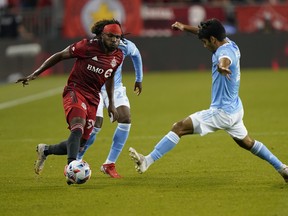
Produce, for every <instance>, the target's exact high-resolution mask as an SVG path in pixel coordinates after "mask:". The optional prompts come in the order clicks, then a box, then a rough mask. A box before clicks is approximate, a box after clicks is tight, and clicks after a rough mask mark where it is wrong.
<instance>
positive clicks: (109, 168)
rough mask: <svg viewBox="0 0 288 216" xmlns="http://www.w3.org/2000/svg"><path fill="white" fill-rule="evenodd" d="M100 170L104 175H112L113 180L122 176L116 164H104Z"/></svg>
mask: <svg viewBox="0 0 288 216" xmlns="http://www.w3.org/2000/svg"><path fill="white" fill-rule="evenodd" d="M100 170H101V172H103V173H104V174H107V175H110V176H111V177H112V178H121V176H120V175H119V174H118V173H117V171H116V168H115V163H111V164H103V165H102V166H101V168H100Z"/></svg>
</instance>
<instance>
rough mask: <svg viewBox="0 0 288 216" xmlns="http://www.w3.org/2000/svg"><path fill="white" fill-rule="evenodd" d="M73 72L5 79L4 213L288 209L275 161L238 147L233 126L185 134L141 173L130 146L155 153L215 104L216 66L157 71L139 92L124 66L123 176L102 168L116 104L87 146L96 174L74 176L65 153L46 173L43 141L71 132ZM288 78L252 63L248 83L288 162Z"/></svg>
mask: <svg viewBox="0 0 288 216" xmlns="http://www.w3.org/2000/svg"><path fill="white" fill-rule="evenodd" d="M66 79H67V77H65V76H51V77H41V78H38V79H37V80H35V81H32V82H31V83H30V85H29V86H27V87H25V88H23V87H22V86H21V85H20V84H6V85H1V86H0V117H1V118H0V119H1V126H0V164H1V175H0V184H1V187H0V211H1V213H0V214H1V215H3V216H18V215H19V216H20V215H21V216H26V215H27V216H34V215H61V216H66V215H81V216H82V215H83V216H84V215H85V216H89V215H91V216H95V215H99V216H110V215H111V216H115V215H121V216H122V215H123V216H130V215H139V216H142V215H143V216H144V215H145V216H146V215H155V216H156V215H157V216H162V215H163V216H164V215H165V216H167V215H173V216H186V215H187V216H188V215H189V216H214V215H215V216H226V215H227V216H250V215H251V216H258V215H259V216H285V215H287V214H288V213H287V211H288V210H287V209H288V195H287V194H288V185H287V184H285V182H284V181H283V179H282V178H281V177H280V175H278V173H277V172H275V170H274V169H273V167H272V166H270V165H269V164H268V163H266V162H265V161H263V160H261V159H259V158H257V157H255V156H253V155H252V154H251V153H249V152H248V151H245V150H243V149H241V148H240V147H238V146H237V145H236V144H235V143H234V142H233V140H232V139H231V138H230V137H229V136H228V135H227V134H226V133H225V132H223V131H219V132H216V133H214V134H209V135H207V136H204V137H200V136H199V135H195V136H185V137H183V138H182V139H181V141H180V142H179V144H178V145H177V146H176V147H175V148H174V149H173V150H172V151H171V152H169V153H168V154H167V155H165V156H164V157H163V158H162V159H161V160H159V161H157V162H156V163H155V164H153V165H152V166H151V167H150V168H149V170H148V171H147V172H146V173H144V174H142V175H140V174H138V173H136V171H135V169H134V164H133V162H132V161H131V160H130V158H129V155H128V148H129V147H130V146H132V147H135V148H136V149H137V150H138V151H139V152H141V153H143V154H148V153H149V152H150V151H151V150H152V149H153V147H154V145H155V144H156V143H157V142H158V141H159V140H160V139H161V138H162V137H163V136H164V135H165V134H166V133H167V132H168V131H169V130H170V128H171V126H172V124H173V123H174V122H175V121H177V120H180V119H182V118H184V117H186V116H188V115H189V114H191V113H193V112H195V111H198V110H202V109H206V108H208V106H209V102H210V84H211V77H210V73H209V72H196V71H193V72H179V71H174V72H169V73H163V72H162V73H157V72H148V73H146V74H144V82H143V92H142V94H141V95H140V96H139V97H138V96H136V95H135V94H134V93H133V85H134V79H135V78H134V75H133V73H124V75H123V79H124V80H123V82H124V84H125V86H126V87H127V94H128V96H129V99H130V103H131V112H132V128H131V133H130V137H129V139H128V141H127V143H126V145H125V147H124V150H123V152H122V154H121V155H120V157H119V159H118V161H117V170H118V172H119V173H120V174H121V175H122V176H123V178H122V179H112V178H110V177H108V176H106V175H104V174H102V173H101V172H100V170H99V168H100V166H101V164H102V163H103V162H104V160H105V159H106V156H107V154H108V151H109V148H110V145H111V137H112V135H113V132H114V128H115V126H116V124H115V123H114V124H111V123H110V122H109V118H108V116H107V113H106V117H107V118H106V119H105V121H104V125H103V128H102V131H101V133H100V134H99V136H98V137H97V140H96V142H95V143H94V145H93V146H92V147H91V148H90V150H89V151H88V152H87V154H86V155H85V160H86V161H87V162H88V163H89V164H90V166H91V168H92V177H91V179H90V180H89V181H88V182H87V183H86V184H83V185H71V186H68V185H66V182H65V178H64V175H63V168H64V165H65V163H66V157H65V156H62V157H61V156H49V157H48V160H47V161H46V165H45V168H44V171H43V173H42V174H41V175H40V176H36V174H34V171H33V163H34V160H35V158H36V153H35V147H36V145H37V144H38V143H48V144H54V143H58V142H59V141H62V140H64V139H66V138H67V137H68V134H69V131H68V130H67V125H66V122H65V118H64V112H63V109H62V100H61V89H62V87H63V86H64V84H65V82H66ZM287 81H288V70H280V71H278V72H272V71H270V70H243V71H242V77H241V90H240V95H241V98H242V101H243V104H244V108H245V117H244V121H245V124H246V126H247V128H248V130H249V133H250V135H251V136H252V137H253V138H256V139H258V140H260V141H262V142H263V143H264V144H266V146H267V147H268V148H269V149H270V150H271V151H272V152H273V153H274V154H275V155H276V156H277V157H278V158H279V159H280V160H282V161H283V162H285V163H288V141H287V140H288V130H287V115H286V114H287V110H288V96H287V93H288V84H287Z"/></svg>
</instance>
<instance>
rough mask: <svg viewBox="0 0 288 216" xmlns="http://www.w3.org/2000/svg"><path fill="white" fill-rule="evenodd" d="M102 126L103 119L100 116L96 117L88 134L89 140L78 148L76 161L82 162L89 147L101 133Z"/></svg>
mask: <svg viewBox="0 0 288 216" xmlns="http://www.w3.org/2000/svg"><path fill="white" fill-rule="evenodd" d="M102 124H103V118H102V117H100V116H96V122H95V125H94V127H93V130H92V132H91V134H90V137H89V139H88V140H87V141H86V143H85V144H84V146H83V147H82V148H80V151H79V153H78V154H77V160H82V159H83V157H84V154H85V153H86V151H87V150H88V149H89V148H90V147H91V145H92V144H93V143H94V142H95V140H96V137H97V135H98V133H99V132H100V131H101V128H102Z"/></svg>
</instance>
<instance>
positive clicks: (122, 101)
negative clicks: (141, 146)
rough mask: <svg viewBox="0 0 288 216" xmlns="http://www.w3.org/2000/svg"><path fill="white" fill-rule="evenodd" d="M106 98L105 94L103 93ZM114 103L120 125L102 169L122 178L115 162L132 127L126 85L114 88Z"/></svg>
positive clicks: (115, 132)
mask: <svg viewBox="0 0 288 216" xmlns="http://www.w3.org/2000/svg"><path fill="white" fill-rule="evenodd" d="M103 98H104V94H103ZM105 98H106V99H105V100H104V101H105V105H106V106H108V101H107V97H105ZM114 103H115V107H116V109H117V112H118V114H119V118H118V120H117V122H118V125H117V127H116V129H115V131H114V135H113V137H112V144H111V148H110V151H109V154H108V156H107V158H106V161H105V162H104V164H103V165H102V166H101V171H102V172H104V173H105V174H108V175H110V176H111V177H112V178H121V176H120V175H119V174H118V173H117V171H116V168H115V163H116V161H117V159H118V157H119V155H120V154H121V152H122V149H123V148H124V145H125V143H126V141H127V139H128V136H129V133H130V128H131V114H130V103H129V99H128V97H127V95H126V88H125V87H124V86H120V87H117V88H116V89H115V90H114Z"/></svg>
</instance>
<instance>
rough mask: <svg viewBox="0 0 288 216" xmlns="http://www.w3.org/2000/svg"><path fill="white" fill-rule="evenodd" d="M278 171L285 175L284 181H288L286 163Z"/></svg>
mask: <svg viewBox="0 0 288 216" xmlns="http://www.w3.org/2000/svg"><path fill="white" fill-rule="evenodd" d="M278 172H279V174H280V175H281V176H282V177H283V179H284V181H285V182H287V183H288V166H287V165H285V164H284V165H283V166H282V168H281V169H280V170H279V171H278Z"/></svg>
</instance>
